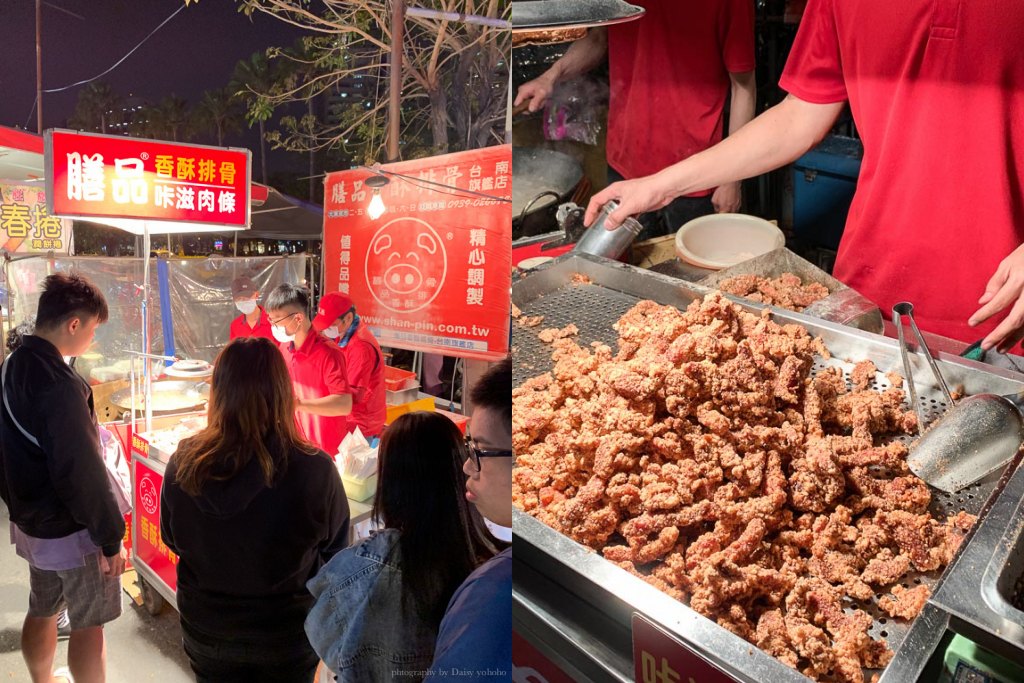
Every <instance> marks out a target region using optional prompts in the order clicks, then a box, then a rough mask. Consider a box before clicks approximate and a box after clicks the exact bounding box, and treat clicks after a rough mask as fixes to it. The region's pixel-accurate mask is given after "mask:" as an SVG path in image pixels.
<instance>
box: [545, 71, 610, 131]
mask: <svg viewBox="0 0 1024 683" xmlns="http://www.w3.org/2000/svg"><path fill="white" fill-rule="evenodd" d="M606 103H607V92H606V90H605V89H604V88H602V87H601V86H600V85H598V84H597V83H595V82H594V81H592V80H589V79H582V78H580V79H575V80H572V81H567V82H566V83H564V84H560V85H559V87H557V88H556V89H555V90H554V92H553V93H552V94H551V97H550V99H548V102H547V104H546V105H545V107H544V121H543V127H544V139H545V140H573V141H575V142H582V143H583V144H586V145H596V144H597V139H598V137H599V136H600V134H601V113H602V111H603V106H604V105H605V104H606Z"/></svg>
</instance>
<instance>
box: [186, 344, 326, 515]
mask: <svg viewBox="0 0 1024 683" xmlns="http://www.w3.org/2000/svg"><path fill="white" fill-rule="evenodd" d="M294 403H295V398H294V393H293V390H292V382H291V378H290V377H289V375H288V368H287V366H286V365H285V363H284V358H283V357H282V356H281V352H280V351H279V350H278V349H277V348H276V347H275V346H274V344H273V342H271V341H270V340H269V339H264V338H262V337H243V338H240V339H235V340H234V341H232V342H231V343H230V344H228V345H227V346H226V347H224V350H223V351H221V352H220V355H219V356H217V361H216V363H215V364H214V367H213V378H212V379H211V380H210V405H209V410H208V412H207V427H206V429H204V430H202V431H201V432H199V433H198V434H196V435H195V436H193V437H192V438H190V439H187V440H185V441H182V442H181V444H180V445H179V446H178V450H177V452H176V453H175V454H174V461H175V463H177V467H178V473H177V480H178V485H179V486H181V488H182V490H184V491H185V493H188V494H190V495H193V496H198V495H199V493H200V492H201V491H202V489H203V484H205V483H206V482H207V481H208V480H210V479H230V478H231V477H233V476H235V475H236V474H238V473H239V472H240V471H241V470H242V468H243V467H245V466H246V465H247V464H248V463H249V461H250V460H252V459H253V458H256V460H257V461H258V462H259V465H260V469H261V470H263V477H264V479H265V481H266V482H267V486H271V485H273V483H274V481H275V480H276V479H277V477H279V476H280V475H281V474H283V473H284V471H285V470H286V469H287V467H288V455H289V454H290V453H291V452H292V451H293V450H296V449H298V450H300V451H302V452H304V453H309V454H312V453H315V452H316V447H315V446H313V445H312V444H309V443H307V442H305V441H304V440H303V439H302V437H301V436H299V433H298V430H297V429H296V426H295V417H294V410H295V406H294Z"/></svg>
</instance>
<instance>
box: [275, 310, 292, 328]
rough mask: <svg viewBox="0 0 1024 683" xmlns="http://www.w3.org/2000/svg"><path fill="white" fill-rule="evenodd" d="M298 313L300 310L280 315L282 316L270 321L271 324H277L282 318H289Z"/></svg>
mask: <svg viewBox="0 0 1024 683" xmlns="http://www.w3.org/2000/svg"><path fill="white" fill-rule="evenodd" d="M298 314H299V313H298V311H296V312H295V313H289V314H288V315H285V316H281V317H280V318H278V319H277V320H271V321H270V324H271V325H276V324H278V323H279V322H281V321H282V320H287V319H288V318H290V317H292V316H293V315H298Z"/></svg>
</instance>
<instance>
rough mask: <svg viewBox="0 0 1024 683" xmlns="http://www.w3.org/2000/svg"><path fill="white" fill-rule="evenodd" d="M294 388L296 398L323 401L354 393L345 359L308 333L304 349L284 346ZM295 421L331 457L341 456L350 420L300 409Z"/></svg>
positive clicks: (323, 341)
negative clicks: (333, 396) (339, 451)
mask: <svg viewBox="0 0 1024 683" xmlns="http://www.w3.org/2000/svg"><path fill="white" fill-rule="evenodd" d="M280 348H281V353H282V354H284V360H285V363H286V364H287V365H288V372H289V373H291V376H292V386H293V387H294V388H295V395H296V397H297V398H301V399H310V398H323V397H325V396H330V395H332V394H351V393H352V390H351V389H350V388H349V385H348V375H347V372H346V369H345V356H344V354H342V352H341V349H339V348H338V346H337V345H336V344H334V343H333V342H330V341H328V340H327V339H324V338H323V337H321V336H320V335H319V334H317V333H316V332H314V331H313V330H310V331H309V335H308V336H307V337H306V341H304V342H303V344H302V346H301V347H299V348H295V344H294V343H293V342H288V343H287V344H281V345H280ZM295 421H296V423H298V425H299V429H300V430H301V431H302V434H303V435H304V436H305V437H306V438H307V439H308V440H310V441H312V442H313V443H314V444H316V445H317V446H319V447H320V448H322V449H324V451H325V452H326V453H327V454H328V455H330V456H332V457H333V456H335V455H337V453H338V446H340V445H341V440H342V439H343V438H345V434H346V433H347V426H348V418H347V417H346V416H341V417H323V416H321V415H312V414H310V413H307V412H303V411H301V410H297V411H295Z"/></svg>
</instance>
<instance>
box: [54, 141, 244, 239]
mask: <svg viewBox="0 0 1024 683" xmlns="http://www.w3.org/2000/svg"><path fill="white" fill-rule="evenodd" d="M46 153H47V163H48V167H49V171H50V172H49V173H48V177H47V186H48V187H50V188H52V194H53V197H52V204H53V213H54V215H61V216H82V217H95V218H135V219H145V220H167V221H181V222H195V223H212V224H218V225H237V226H245V225H247V224H248V202H249V153H248V151H246V150H233V149H221V148H214V147H200V146H195V145H179V144H177V143H166V142H160V141H155V140H135V139H132V138H118V137H110V136H98V135H90V134H84V133H72V132H70V131H49V132H48V133H47V137H46Z"/></svg>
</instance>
